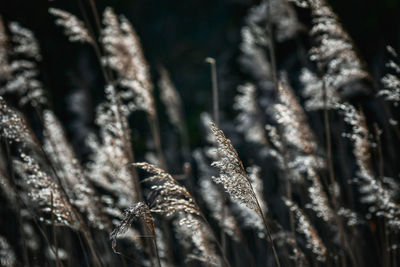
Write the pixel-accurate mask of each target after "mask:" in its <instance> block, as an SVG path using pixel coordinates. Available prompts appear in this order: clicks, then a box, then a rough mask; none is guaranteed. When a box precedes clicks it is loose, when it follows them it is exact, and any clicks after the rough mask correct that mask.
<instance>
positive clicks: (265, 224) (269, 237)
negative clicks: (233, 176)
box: [250, 185, 281, 267]
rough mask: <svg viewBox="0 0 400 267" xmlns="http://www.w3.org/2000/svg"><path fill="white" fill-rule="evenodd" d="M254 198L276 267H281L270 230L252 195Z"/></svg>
mask: <svg viewBox="0 0 400 267" xmlns="http://www.w3.org/2000/svg"><path fill="white" fill-rule="evenodd" d="M250 186H251V185H250ZM251 190H253V188H252V189H251ZM253 192H254V190H253ZM254 198H255V199H256V203H257V209H258V212H259V215H260V216H261V218H262V220H263V223H264V226H265V230H266V232H267V236H268V239H269V242H270V243H271V247H272V252H273V253H274V257H275V262H276V265H277V266H278V267H281V264H280V262H279V257H278V253H277V252H276V248H275V244H274V241H273V239H272V235H271V231H270V229H269V226H268V223H267V221H266V220H265V217H264V214H263V212H262V209H261V206H260V203H259V202H258V200H257V197H256V196H255V194H254Z"/></svg>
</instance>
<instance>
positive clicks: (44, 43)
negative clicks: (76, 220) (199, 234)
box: [0, 0, 400, 158]
mask: <svg viewBox="0 0 400 267" xmlns="http://www.w3.org/2000/svg"><path fill="white" fill-rule="evenodd" d="M329 2H330V4H331V5H332V7H333V9H334V11H335V12H336V13H337V14H338V16H339V18H340V19H341V21H342V23H343V25H344V27H345V28H346V29H347V30H348V32H349V33H350V35H351V36H352V38H353V39H354V41H355V43H356V45H357V46H358V48H359V53H360V55H361V57H362V58H363V59H364V60H365V63H366V64H367V67H368V69H369V70H370V72H371V73H372V75H373V76H374V78H375V79H376V80H379V79H380V78H381V77H382V76H383V74H384V72H385V71H386V70H385V67H384V64H385V60H386V58H385V57H386V52H385V46H386V45H388V44H390V45H391V46H393V47H394V48H400V31H399V27H398V25H400V16H399V14H400V1H397V0H380V1H376V0H336V1H329ZM94 3H95V9H96V10H97V11H98V13H99V14H100V17H101V14H102V12H103V10H104V8H105V7H106V6H108V5H110V6H112V7H113V8H114V9H115V11H116V13H117V14H123V15H125V16H126V17H127V18H128V19H129V20H130V21H131V22H132V24H133V26H134V27H135V29H136V31H137V33H138V35H139V36H140V39H141V42H142V45H143V48H144V52H145V56H146V58H147V60H148V62H149V64H150V66H151V69H152V76H153V78H154V82H155V83H156V81H157V78H158V74H157V71H156V69H157V66H159V65H163V66H165V67H166V69H167V70H168V71H169V73H170V76H171V79H172V81H173V82H174V84H175V85H176V87H177V89H178V91H179V92H180V94H181V96H182V98H183V100H184V101H183V102H184V108H185V113H186V118H187V120H188V128H189V133H190V140H191V146H192V147H196V146H197V145H198V144H199V142H200V133H199V131H198V118H199V114H200V113H201V112H203V111H210V110H211V82H210V80H211V79H210V70H209V66H208V64H206V63H205V62H204V59H205V58H206V57H210V56H211V57H214V58H215V59H216V60H217V69H218V80H219V86H220V88H221V94H222V97H221V105H222V107H224V106H229V105H231V103H232V97H233V96H234V95H235V94H236V87H237V85H238V84H239V83H240V82H241V81H242V80H243V77H244V76H245V74H244V73H243V72H242V70H241V69H240V67H239V64H238V54H239V42H240V38H241V35H240V29H241V26H243V24H244V17H245V15H246V12H247V11H248V9H249V8H250V7H252V6H254V5H256V4H258V3H259V1H252V0H201V1H200V0H175V1H156V0H125V1H101V0H96V1H94ZM49 7H57V8H60V9H63V10H66V11H69V12H71V13H73V14H75V15H77V16H78V17H79V18H83V17H84V14H85V16H88V19H89V21H90V22H91V23H92V26H94V25H96V24H95V17H94V16H93V12H92V6H91V2H90V1H89V0H70V1H60V0H54V1H45V0H41V1H31V0H26V1H23V0H13V1H1V2H0V14H1V16H2V17H3V19H4V20H5V22H10V21H18V22H20V23H21V25H22V26H25V27H28V28H30V29H31V30H32V31H33V32H34V33H35V34H36V37H37V39H38V40H39V42H40V46H41V50H42V54H43V61H42V63H41V65H40V68H41V73H42V74H41V75H42V77H41V78H42V81H43V82H44V85H45V87H46V90H48V93H49V95H50V99H51V100H52V101H51V102H52V103H54V106H53V107H52V108H53V109H54V110H55V112H56V114H57V115H58V117H59V118H60V120H61V121H62V122H63V123H64V125H65V127H66V129H67V132H68V134H69V136H70V139H71V140H72V141H73V143H74V145H75V147H79V150H78V152H79V153H80V154H81V155H80V156H82V157H83V158H84V157H85V153H86V150H85V149H82V148H83V147H84V145H83V139H84V137H85V136H86V135H87V132H88V131H91V130H92V129H93V118H94V110H95V106H96V105H97V104H98V103H99V102H100V101H101V99H102V98H103V89H104V80H103V78H102V75H101V71H100V68H99V61H98V60H97V58H96V56H95V54H94V52H93V50H92V49H91V47H89V46H88V45H82V44H79V43H71V42H69V41H68V39H67V38H66V37H65V36H64V34H63V30H62V29H61V28H60V27H58V26H56V25H55V24H54V18H53V17H52V16H50V15H49V14H48V9H49ZM302 12H303V13H304V11H301V10H300V11H298V13H299V16H300V20H301V21H302V20H304V22H303V21H302V22H303V23H304V24H305V25H307V23H309V20H308V19H307V17H306V16H304V18H303V17H302ZM95 31H97V29H95ZM304 34H305V38H307V35H306V33H304ZM292 48H293V47H292V46H290V45H286V46H285V44H282V45H277V62H278V67H280V68H284V67H285V66H282V65H284V64H291V63H290V54H291V53H294V52H293V51H294V49H292ZM156 94H157V91H156ZM162 109H163V107H162V106H161V107H159V111H160V112H159V113H160V117H161V124H165V123H166V122H165V120H166V118H165V115H163V114H164V113H165V112H164V111H163V110H162ZM223 116H229V114H228V115H226V114H225V115H223ZM132 120H133V122H132V123H134V128H135V130H134V132H133V135H137V136H136V138H135V139H134V140H135V141H136V145H135V147H136V149H137V150H140V149H142V148H143V149H144V146H145V144H144V143H145V138H144V137H142V136H140V134H139V132H141V129H140V127H141V125H142V124H144V123H141V122H142V120H144V118H143V116H141V115H140V114H139V115H134V116H133V118H132ZM136 131H138V132H136ZM163 138H165V136H164V137H163Z"/></svg>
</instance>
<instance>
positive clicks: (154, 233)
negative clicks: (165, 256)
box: [152, 229, 161, 267]
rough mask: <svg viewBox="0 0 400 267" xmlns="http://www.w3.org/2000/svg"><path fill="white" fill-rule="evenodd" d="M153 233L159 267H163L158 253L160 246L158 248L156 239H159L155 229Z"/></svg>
mask: <svg viewBox="0 0 400 267" xmlns="http://www.w3.org/2000/svg"><path fill="white" fill-rule="evenodd" d="M152 232H153V244H154V249H155V251H156V257H157V263H158V267H161V261H160V255H159V253H158V246H157V239H156V238H157V237H156V231H154V229H153V230H152Z"/></svg>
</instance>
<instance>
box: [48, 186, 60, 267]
mask: <svg viewBox="0 0 400 267" xmlns="http://www.w3.org/2000/svg"><path fill="white" fill-rule="evenodd" d="M50 205H51V207H50V214H51V228H52V231H53V243H54V251H55V256H56V262H57V266H60V258H59V257H58V246H57V237H56V227H55V224H54V212H53V208H54V202H53V192H50Z"/></svg>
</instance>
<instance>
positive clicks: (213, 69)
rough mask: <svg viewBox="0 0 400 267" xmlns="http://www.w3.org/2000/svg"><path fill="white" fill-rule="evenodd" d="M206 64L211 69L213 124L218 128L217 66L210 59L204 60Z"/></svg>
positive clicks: (213, 60)
mask: <svg viewBox="0 0 400 267" xmlns="http://www.w3.org/2000/svg"><path fill="white" fill-rule="evenodd" d="M206 62H207V63H209V64H210V68H211V82H212V93H213V117H214V122H215V124H216V125H217V126H218V127H219V95H218V81H217V66H216V61H215V59H214V58H212V57H208V58H206Z"/></svg>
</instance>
